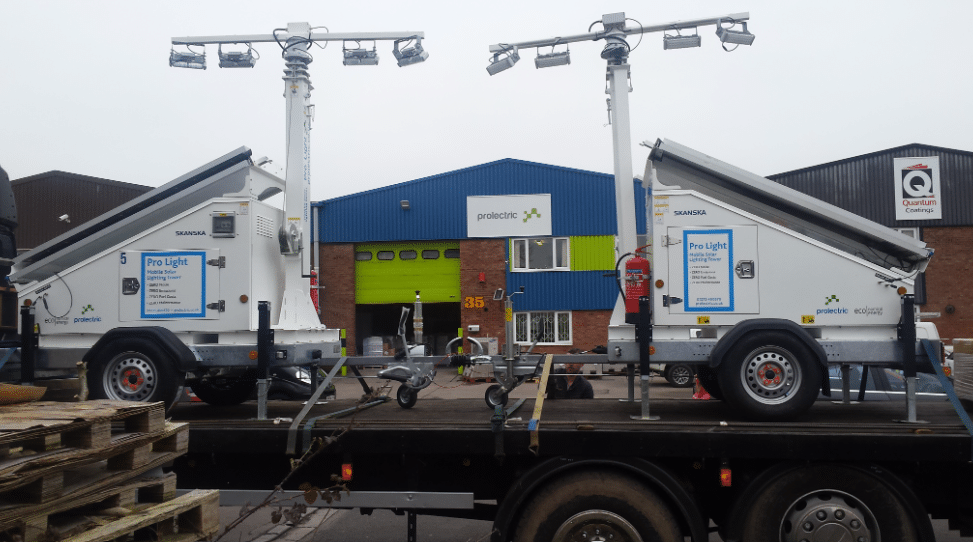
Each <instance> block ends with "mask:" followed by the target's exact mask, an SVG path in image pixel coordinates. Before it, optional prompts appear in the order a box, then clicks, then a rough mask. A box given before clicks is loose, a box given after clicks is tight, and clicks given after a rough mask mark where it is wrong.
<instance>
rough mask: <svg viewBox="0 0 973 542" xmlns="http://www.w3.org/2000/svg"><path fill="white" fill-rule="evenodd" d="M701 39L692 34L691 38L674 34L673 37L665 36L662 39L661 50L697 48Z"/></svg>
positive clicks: (700, 43) (697, 35)
mask: <svg viewBox="0 0 973 542" xmlns="http://www.w3.org/2000/svg"><path fill="white" fill-rule="evenodd" d="M702 42H703V40H702V38H701V37H700V36H699V34H693V35H692V36H680V35H679V34H676V35H675V36H672V35H669V34H666V35H665V36H663V37H662V49H663V50H669V49H689V48H690V47H699V46H701V45H702Z"/></svg>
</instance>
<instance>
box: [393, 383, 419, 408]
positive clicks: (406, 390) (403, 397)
mask: <svg viewBox="0 0 973 542" xmlns="http://www.w3.org/2000/svg"><path fill="white" fill-rule="evenodd" d="M395 400H396V401H398V403H399V406H400V407H402V408H412V407H414V406H416V401H418V400H419V392H417V391H416V390H414V389H412V388H410V387H409V386H406V385H405V384H402V385H401V386H399V390H398V391H397V392H396V393H395Z"/></svg>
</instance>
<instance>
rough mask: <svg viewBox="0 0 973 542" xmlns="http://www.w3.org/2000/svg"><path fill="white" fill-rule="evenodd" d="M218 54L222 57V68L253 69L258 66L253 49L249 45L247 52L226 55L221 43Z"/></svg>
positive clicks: (233, 52) (229, 52)
mask: <svg viewBox="0 0 973 542" xmlns="http://www.w3.org/2000/svg"><path fill="white" fill-rule="evenodd" d="M217 54H218V55H219V57H220V67H221V68H252V67H254V65H256V64H257V59H256V58H255V57H254V56H253V48H252V47H251V46H250V44H249V43H248V44H247V50H246V51H228V52H225V53H224V52H223V44H222V43H221V44H220V46H219V49H218V51H217Z"/></svg>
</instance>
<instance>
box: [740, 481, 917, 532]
mask: <svg viewBox="0 0 973 542" xmlns="http://www.w3.org/2000/svg"><path fill="white" fill-rule="evenodd" d="M746 508H747V509H746V510H744V511H743V513H744V514H745V516H744V518H745V519H744V520H743V523H742V525H743V527H742V529H743V530H742V533H741V537H740V538H739V539H740V540H766V541H778V540H779V541H780V542H798V541H801V540H868V541H870V542H886V541H891V540H895V541H898V542H915V541H917V540H918V539H919V536H918V532H917V528H916V526H915V524H914V523H913V522H912V520H911V519H910V517H911V516H910V514H909V513H908V511H907V510H906V508H905V506H903V504H902V502H900V500H899V499H898V498H897V497H896V496H895V495H894V494H893V493H892V492H891V491H890V490H889V489H888V487H887V486H886V485H885V484H884V483H883V482H882V481H881V480H880V479H878V478H877V477H876V476H875V475H873V474H871V473H869V472H867V471H865V470H863V469H858V468H854V467H848V466H842V465H836V466H835V465H820V466H813V467H802V468H799V469H796V470H792V471H790V472H788V473H785V474H783V475H781V476H780V477H779V478H778V479H777V480H775V481H773V482H771V483H770V484H768V485H767V487H766V488H765V489H764V490H763V491H762V492H761V493H760V494H759V495H758V496H757V497H756V499H754V500H753V501H752V502H751V503H749V505H748V506H747V507H746Z"/></svg>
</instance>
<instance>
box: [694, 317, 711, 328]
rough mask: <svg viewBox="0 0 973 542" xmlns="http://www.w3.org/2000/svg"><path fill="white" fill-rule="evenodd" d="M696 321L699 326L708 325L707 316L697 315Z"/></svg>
mask: <svg viewBox="0 0 973 542" xmlns="http://www.w3.org/2000/svg"><path fill="white" fill-rule="evenodd" d="M696 323H697V324H699V325H701V326H705V325H709V316H697V317H696Z"/></svg>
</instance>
